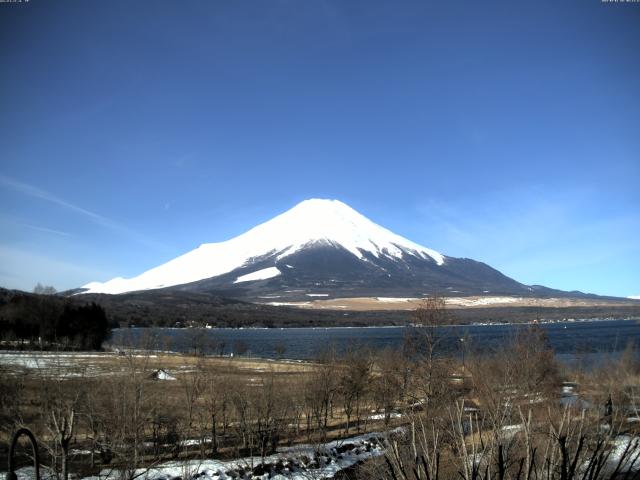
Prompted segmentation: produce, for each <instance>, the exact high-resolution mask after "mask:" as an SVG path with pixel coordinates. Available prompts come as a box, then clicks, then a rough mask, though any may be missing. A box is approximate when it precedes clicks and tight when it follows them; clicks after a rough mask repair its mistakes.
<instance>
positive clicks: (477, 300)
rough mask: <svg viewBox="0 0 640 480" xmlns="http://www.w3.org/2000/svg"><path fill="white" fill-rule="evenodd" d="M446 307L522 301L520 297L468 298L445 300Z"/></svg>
mask: <svg viewBox="0 0 640 480" xmlns="http://www.w3.org/2000/svg"><path fill="white" fill-rule="evenodd" d="M445 301H446V303H447V305H462V306H465V307H474V306H478V305H497V304H504V303H517V302H521V301H522V297H469V298H460V297H458V298H447V299H445Z"/></svg>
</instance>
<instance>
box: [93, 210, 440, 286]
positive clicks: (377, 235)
mask: <svg viewBox="0 0 640 480" xmlns="http://www.w3.org/2000/svg"><path fill="white" fill-rule="evenodd" d="M316 244H328V245H332V246H335V247H341V248H343V249H345V250H347V251H348V252H350V253H351V254H353V255H354V256H355V257H357V258H358V259H364V257H365V254H366V253H369V254H371V255H373V256H375V257H378V258H379V257H388V258H390V259H402V258H403V256H405V255H410V256H414V257H418V258H420V259H424V260H430V261H433V262H435V263H436V264H437V265H443V264H444V262H445V257H444V256H443V255H441V254H440V253H438V252H436V251H434V250H431V249H428V248H425V247H423V246H421V245H418V244H416V243H414V242H411V241H410V240H407V239H406V238H403V237H401V236H399V235H396V234H394V233H393V232H391V231H389V230H387V229H386V228H383V227H381V226H379V225H377V224H375V223H373V222H372V221H371V220H369V219H368V218H366V217H364V216H363V215H361V214H360V213H358V212H356V211H355V210H353V209H352V208H351V207H349V206H348V205H346V204H344V203H342V202H340V201H338V200H324V199H311V200H305V201H303V202H301V203H299V204H298V205H296V206H295V207H293V208H292V209H290V210H288V211H286V212H284V213H282V214H281V215H278V216H276V217H275V218H273V219H271V220H269V221H267V222H265V223H263V224H261V225H258V226H256V227H254V228H252V229H251V230H249V231H247V232H246V233H243V234H242V235H239V236H238V237H235V238H233V239H231V240H227V241H225V242H219V243H206V244H203V245H200V247H198V248H196V249H195V250H192V251H191V252H188V253H186V254H185V255H182V256H180V257H177V258H175V259H173V260H171V261H169V262H167V263H165V264H163V265H160V266H158V267H156V268H153V269H151V270H148V271H146V272H144V273H143V274H141V275H139V276H137V277H134V278H130V279H124V278H115V279H113V280H110V281H108V282H105V283H99V282H91V283H89V284H87V285H85V286H84V287H83V288H84V289H86V290H85V292H84V293H124V292H129V291H136V290H147V289H155V288H163V287H169V286H174V285H181V284H185V283H191V282H195V281H198V280H203V279H207V278H211V277H216V276H219V275H223V274H225V273H228V272H231V271H233V270H235V269H237V268H240V267H246V266H248V265H251V264H252V262H254V261H255V260H256V259H258V258H264V257H266V256H269V255H273V256H274V263H275V262H276V261H279V260H282V259H284V258H285V257H287V256H290V255H292V254H294V253H296V252H299V251H300V250H303V249H304V248H306V247H309V246H313V245H316ZM256 270H257V271H256V272H252V273H249V274H247V275H244V276H243V277H241V278H238V280H237V281H239V282H246V281H253V280H261V279H266V278H273V277H275V276H278V275H279V274H280V273H281V272H280V271H279V270H278V269H277V268H276V266H275V265H273V266H271V267H269V268H263V267H260V269H258V268H256Z"/></svg>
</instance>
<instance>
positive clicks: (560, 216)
mask: <svg viewBox="0 0 640 480" xmlns="http://www.w3.org/2000/svg"><path fill="white" fill-rule="evenodd" d="M0 42H1V44H2V45H3V48H2V49H1V51H0V65H1V66H2V72H3V74H2V75H1V76H0V105H1V107H0V205H2V207H1V208H0V285H2V286H5V287H11V288H21V289H27V290H31V289H32V288H33V286H34V285H35V284H36V283H37V282H43V283H46V284H51V285H54V286H55V287H56V288H58V289H65V288H70V287H75V286H78V285H82V284H84V283H86V282H89V281H92V280H100V281H104V280H107V279H109V278H112V277H114V276H125V277H126V276H134V275H137V274H139V273H141V272H142V271H144V270H146V269H148V268H150V267H153V266H156V265H158V264H160V263H164V262H165V261H167V260H169V259H171V258H173V257H175V256H177V255H180V254H182V253H185V252H186V251H188V250H190V249H192V248H194V247H196V246H197V245H199V244H200V243H206V242H214V241H222V240H226V239H229V238H231V237H233V236H235V235H237V234H240V233H242V232H243V231H245V230H247V229H248V228H250V227H252V226H253V225H255V224H256V223H259V222H262V221H265V220H268V219H269V218H271V217H272V216H274V215H276V214H278V213H281V212H282V211H284V210H286V209H288V208H290V207H292V206H293V205H295V204H296V203H297V202H299V201H301V200H304V199H306V198H312V197H322V198H337V199H340V200H342V201H344V202H346V203H348V204H349V205H351V206H352V207H354V208H355V209H356V210H359V211H360V212H361V213H363V214H364V215H366V216H368V217H369V218H371V219H372V220H374V221H376V222H377V223H380V224H382V225H384V226H386V227H387V228H390V229H391V230H393V231H395V232H396V233H399V234H401V235H404V236H406V237H408V238H409V239H411V240H413V241H415V242H418V243H421V244H423V245H425V246H427V247H430V248H434V249H436V250H438V251H441V252H442V253H444V254H446V255H450V256H459V257H470V258H474V259H476V260H481V261H484V262H486V263H488V264H490V265H492V266H493V267H495V268H498V269H499V270H501V271H502V272H504V273H505V274H507V275H509V276H511V277H513V278H515V279H517V280H519V281H521V282H524V283H529V284H543V285H546V286H550V287H555V288H561V289H567V290H574V289H575V290H582V291H587V292H594V293H599V294H608V295H621V296H627V295H640V188H639V184H640V133H639V130H638V129H639V126H640V90H639V88H638V87H639V85H640V55H638V45H640V4H633V3H628V4H624V3H615V4H614V3H602V2H601V1H600V0H575V1H563V2H557V1H536V2H526V3H525V2H513V1H511V2H506V1H505V2H493V1H486V2H475V1H458V2H431V1H404V2H396V1H385V2H381V1H371V0H367V1H349V2H344V1H338V0H336V1H323V0H314V1H297V0H296V1H293V0H277V1H276V0H274V1H253V2H252V1H248V2H233V1H185V2H176V1H153V2H151V1H135V2H130V1H120V0H110V1H104V2H81V1H65V0H60V1H56V2H50V1H44V0H31V1H29V2H24V3H0Z"/></svg>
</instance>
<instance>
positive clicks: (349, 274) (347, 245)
mask: <svg viewBox="0 0 640 480" xmlns="http://www.w3.org/2000/svg"><path fill="white" fill-rule="evenodd" d="M166 288H171V289H174V290H181V291H189V292H215V293H217V294H221V295H225V296H233V297H239V298H248V299H254V300H256V299H261V300H263V301H264V299H265V297H267V298H282V299H298V300H299V299H301V298H308V297H314V296H329V297H336V296H339V297H347V296H380V295H386V296H390V295H398V296H422V295H425V294H430V293H441V294H448V295H478V294H487V293H490V294H502V295H532V294H534V291H535V293H536V294H538V295H540V294H544V291H542V290H540V289H537V290H534V289H533V288H531V287H528V286H526V285H523V284H521V283H519V282H517V281H515V280H513V279H511V278H509V277H507V276H505V275H503V274H502V273H500V272H499V271H497V270H495V269H493V268H491V267H490V266H488V265H486V264H484V263H481V262H477V261H475V260H471V259H461V258H453V257H446V256H444V255H442V254H440V253H438V252H436V251H435V250H432V249H429V248H426V247H423V246H421V245H418V244H416V243H414V242H412V241H410V240H407V239H406V238H403V237H401V236H399V235H396V234H394V233H393V232H391V231H389V230H387V229H386V228H383V227H381V226H379V225H377V224H375V223H373V222H372V221H371V220H369V219H367V218H366V217H364V216H363V215H361V214H359V213H358V212H356V211H355V210H353V209H352V208H350V207H349V206H347V205H345V204H344V203H342V202H339V201H337V200H319V199H312V200H306V201H304V202H302V203H300V204H298V205H296V206H295V207H294V208H292V209H291V210H289V211H287V212H285V213H283V214H281V215H278V216H277V217H275V218H273V219H272V220H270V221H268V222H266V223H263V224H261V225H258V226H257V227H255V228H253V229H251V230H249V231H248V232H246V233H244V234H242V235H240V236H238V237H235V238H233V239H231V240H228V241H226V242H220V243H209V244H203V245H201V246H200V247H198V248H196V249H195V250H192V251H191V252H188V253H186V254H185V255H182V256H180V257H177V258H175V259H174V260H171V261H169V262H167V263H165V264H163V265H160V266H158V267H156V268H153V269H151V270H148V271H146V272H144V273H142V274H141V275H139V276H137V277H134V278H131V279H123V278H115V279H113V280H110V281H108V282H105V283H98V282H93V283H90V284H87V285H85V286H84V287H83V292H84V293H110V294H120V293H125V292H132V291H140V290H154V289H166Z"/></svg>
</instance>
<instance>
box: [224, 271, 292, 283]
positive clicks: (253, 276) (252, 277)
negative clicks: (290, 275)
mask: <svg viewBox="0 0 640 480" xmlns="http://www.w3.org/2000/svg"><path fill="white" fill-rule="evenodd" d="M280 273H281V272H280V270H278V268H277V267H269V268H263V269H262V270H258V271H257V272H252V273H247V274H246V275H242V276H241V277H238V278H236V281H235V282H233V283H242V282H254V281H256V280H266V279H268V278H273V277H277V276H278V275H280Z"/></svg>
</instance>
